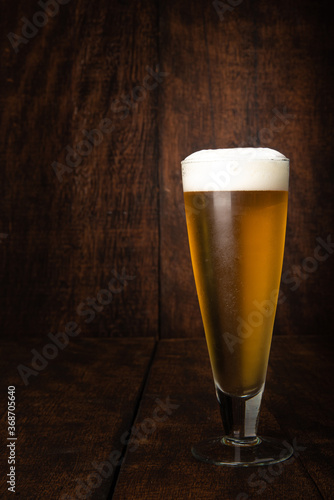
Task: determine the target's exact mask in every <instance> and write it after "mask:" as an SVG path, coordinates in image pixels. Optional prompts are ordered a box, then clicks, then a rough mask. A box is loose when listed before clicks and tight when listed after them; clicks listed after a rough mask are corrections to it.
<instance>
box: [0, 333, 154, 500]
mask: <svg viewBox="0 0 334 500" xmlns="http://www.w3.org/2000/svg"><path fill="white" fill-rule="evenodd" d="M32 346H34V347H35V348H36V349H37V350H40V349H39V348H40V346H39V345H38V343H36V344H35V343H33V341H32V340H30V342H27V341H26V342H25V343H23V342H20V345H15V343H14V342H10V343H9V342H8V343H6V344H5V345H3V346H2V348H1V355H2V359H3V362H2V370H1V382H0V384H1V388H2V396H1V401H2V413H3V415H4V413H5V411H4V410H5V408H6V406H7V402H6V396H7V386H8V385H15V386H16V429H17V442H16V443H17V446H16V491H17V494H18V496H19V497H20V498H25V499H27V500H32V499H34V498H41V499H42V498H59V499H60V498H63V499H65V498H99V499H106V498H107V497H108V493H109V490H110V488H111V484H112V482H113V477H114V474H115V470H117V467H116V466H115V465H114V466H112V465H110V466H109V469H108V468H107V466H105V467H104V469H103V470H104V472H105V474H106V476H105V477H104V478H103V481H102V478H101V476H100V484H97V483H98V481H97V480H96V477H97V478H98V475H97V476H96V474H97V472H96V471H97V470H100V469H99V466H100V465H101V464H102V463H105V462H107V461H109V457H110V455H111V453H113V452H118V453H119V456H118V458H116V455H113V457H114V458H115V459H116V461H117V460H121V456H122V453H123V451H124V443H122V441H121V436H122V435H123V433H124V432H127V431H128V430H129V429H130V428H131V423H132V419H133V417H134V415H135V413H136V406H137V404H138V401H139V397H140V393H141V390H142V384H143V382H144V380H145V376H146V371H147V370H148V367H149V363H150V360H151V356H152V352H153V348H154V342H153V341H152V340H150V339H147V340H144V339H142V340H132V339H79V340H77V339H75V340H72V341H71V342H70V344H69V345H68V346H67V347H66V349H64V350H63V352H60V354H59V355H58V357H57V358H56V359H54V360H50V361H49V365H48V366H47V367H46V368H45V369H44V370H43V371H41V372H40V373H39V374H38V375H37V376H35V377H34V376H33V377H31V378H29V382H30V383H29V385H28V386H25V385H24V384H23V382H22V380H21V379H20V377H19V376H18V371H17V364H18V363H19V362H20V363H23V364H26V365H27V366H29V363H30V360H31V356H30V353H29V350H30V348H31V347H32ZM2 420H3V422H2V423H3V424H4V425H2V426H1V430H0V432H1V441H2V443H4V442H7V441H6V438H7V426H6V425H5V421H6V417H5V416H4V418H3V419H2ZM110 460H112V458H110ZM115 463H116V462H115ZM94 464H95V465H94ZM96 464H97V465H96ZM8 469H9V465H8V464H7V453H2V458H1V482H0V488H1V489H0V495H1V498H9V496H8V494H11V493H9V492H8V491H7V486H8V485H7V484H6V481H4V480H3V479H4V478H5V477H6V474H7V472H8ZM94 474H95V476H94ZM96 484H97V486H96ZM83 495H86V497H84V496H83Z"/></svg>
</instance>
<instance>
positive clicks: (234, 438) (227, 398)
mask: <svg viewBox="0 0 334 500" xmlns="http://www.w3.org/2000/svg"><path fill="white" fill-rule="evenodd" d="M263 389H264V386H263V387H262V388H261V390H260V391H259V392H258V393H257V394H255V395H252V396H243V397H241V396H231V395H229V394H225V393H224V392H222V391H221V390H220V389H219V388H218V387H216V393H217V399H218V402H219V406H220V413H221V417H222V420H223V425H224V430H225V436H224V438H223V443H224V444H227V445H231V446H254V445H256V444H258V443H260V442H261V440H260V439H259V438H258V437H257V426H258V421H259V413H260V406H261V399H262V394H263Z"/></svg>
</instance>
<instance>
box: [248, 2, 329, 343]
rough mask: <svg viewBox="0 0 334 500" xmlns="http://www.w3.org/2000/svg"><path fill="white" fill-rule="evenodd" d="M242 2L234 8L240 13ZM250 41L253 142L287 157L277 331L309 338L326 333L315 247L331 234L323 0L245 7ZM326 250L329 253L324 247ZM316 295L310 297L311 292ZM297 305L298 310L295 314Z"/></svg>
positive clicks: (322, 270)
mask: <svg viewBox="0 0 334 500" xmlns="http://www.w3.org/2000/svg"><path fill="white" fill-rule="evenodd" d="M241 9H242V5H240V10H241ZM252 11H253V19H254V27H255V29H256V36H257V38H256V40H255V43H254V44H253V47H252V49H253V56H252V57H253V59H254V62H256V66H257V71H256V81H255V83H254V86H255V89H256V92H257V96H258V97H257V103H256V104H257V106H256V107H257V115H256V128H257V136H258V139H259V144H260V145H262V146H266V147H271V148H274V149H278V150H279V151H282V152H283V153H284V154H285V155H286V156H287V157H288V158H290V160H291V169H290V172H291V174H290V194H289V211H288V226H287V237H286V250H285V260H284V268H283V279H282V286H281V288H282V292H283V293H284V296H285V300H284V302H283V303H282V304H281V306H280V307H279V308H278V311H277V320H276V329H277V332H280V333H283V334H288V333H289V332H290V331H291V324H294V325H298V327H299V328H298V333H300V334H301V333H302V334H310V335H314V334H315V333H317V332H318V331H319V332H321V333H326V332H331V331H332V330H333V326H334V325H333V315H332V313H331V308H332V300H331V288H332V278H331V275H332V272H333V261H334V259H333V256H332V254H329V253H328V252H326V250H325V249H324V248H321V250H320V254H321V255H322V256H323V255H326V253H327V259H326V258H325V259H324V260H322V259H320V258H317V257H316V256H317V253H316V251H315V250H316V247H317V246H318V245H319V243H318V242H317V238H318V237H321V238H323V239H324V240H325V241H326V239H327V237H328V235H329V234H331V233H332V226H333V222H332V221H333V206H332V203H331V200H332V197H333V196H332V190H331V186H332V182H333V169H332V156H333V155H332V147H331V142H332V138H331V130H332V129H333V126H334V120H333V112H331V111H329V110H333V109H334V100H333V92H332V89H333V86H334V72H333V67H332V66H333V65H332V57H331V54H333V49H334V40H333V37H329V36H328V34H329V33H331V32H332V31H333V28H334V25H333V17H332V16H331V15H330V13H331V11H330V3H329V2H326V1H322V2H320V3H319V4H318V5H317V8H316V9H314V4H313V2H312V1H310V0H307V1H302V0H298V1H296V2H293V3H291V2H290V1H289V0H283V1H282V2H280V3H279V4H278V3H277V4H268V3H266V2H256V4H253V5H252ZM331 252H332V250H331ZM314 296H317V297H318V300H317V301H316V302H315V301H314V300H313V297H314ZM296 310H298V311H300V314H298V316H297V317H296Z"/></svg>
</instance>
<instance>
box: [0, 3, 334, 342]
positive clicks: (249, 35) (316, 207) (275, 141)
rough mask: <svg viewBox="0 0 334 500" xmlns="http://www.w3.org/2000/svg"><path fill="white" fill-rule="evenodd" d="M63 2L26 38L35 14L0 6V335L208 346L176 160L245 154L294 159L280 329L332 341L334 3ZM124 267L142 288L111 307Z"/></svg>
mask: <svg viewBox="0 0 334 500" xmlns="http://www.w3.org/2000/svg"><path fill="white" fill-rule="evenodd" d="M57 5H58V4H57ZM58 7H59V9H58V11H57V13H56V14H54V15H49V17H48V18H47V22H46V24H45V26H42V27H40V28H38V29H37V28H36V27H35V28H33V29H34V32H33V33H31V31H29V28H28V31H27V32H26V31H25V28H24V25H25V23H26V22H27V21H26V20H28V22H32V21H33V20H34V19H35V21H36V19H37V21H36V22H37V23H38V22H40V18H39V21H38V18H36V14H37V13H38V12H41V11H42V8H41V7H40V5H39V4H38V3H37V2H35V1H33V0H28V1H23V0H16V1H14V2H5V1H3V2H2V9H3V15H2V16H1V20H0V33H2V36H1V37H0V48H1V53H2V56H3V57H2V68H1V92H0V106H1V110H2V113H1V118H0V130H1V134H0V165H1V168H0V283H1V286H0V316H1V318H2V325H3V327H4V328H3V329H2V333H1V334H2V335H4V336H7V337H13V336H14V337H19V336H21V335H22V334H21V333H20V332H29V333H30V334H36V335H40V336H43V335H46V334H47V333H48V331H49V330H52V331H54V332H55V331H63V330H64V328H65V325H66V324H67V323H68V322H69V321H77V322H79V323H80V326H81V329H82V335H83V336H101V337H107V336H113V337H121V336H137V337H142V336H145V337H158V336H160V337H162V338H178V337H182V338H184V337H193V336H198V337H199V336H201V335H202V334H203V328H202V321H201V318H200V313H199V307H198V302H197V297H196V292H195V286H194V280H193V275H192V269H191V264H190V255H189V251H188V242H187V234H186V226H185V219H184V208H183V198H182V188H181V175H180V161H181V160H182V159H183V158H184V157H185V156H187V155H188V154H190V153H191V152H193V151H195V150H198V149H202V148H215V147H236V146H267V147H271V148H276V149H279V150H281V151H282V152H283V153H285V154H286V155H287V156H288V157H289V158H291V189H290V205H289V216H288V229H287V243H286V252H285V262H284V269H283V280H282V292H283V294H284V295H283V301H282V303H281V304H280V307H279V308H278V313H277V320H276V331H277V333H281V334H289V333H290V332H292V331H293V332H296V333H298V334H316V333H324V334H331V332H332V331H333V315H332V314H331V296H332V295H331V288H332V286H331V283H332V276H333V272H332V271H333V262H334V258H333V252H332V250H333V249H332V248H331V247H330V250H329V251H327V258H324V257H326V249H323V248H322V249H321V250H320V253H321V257H322V260H321V261H319V259H316V258H315V255H318V254H316V252H317V250H316V249H317V247H318V244H319V243H318V241H317V238H319V237H320V238H322V240H323V241H325V242H326V241H327V240H328V238H330V237H331V236H330V235H331V233H332V229H333V228H332V220H333V204H332V184H333V168H332V158H333V154H332V146H331V144H332V137H331V135H332V129H333V116H334V114H333V95H332V88H333V84H334V72H333V66H332V56H333V37H332V36H331V33H332V32H333V17H332V16H331V10H330V7H331V3H330V2H329V1H328V0H321V1H320V2H317V4H316V5H315V4H314V2H311V1H310V0H306V1H302V0H297V1H295V2H291V1H289V0H282V1H281V2H271V3H268V2H265V1H264V0H260V1H258V2H255V3H254V2H251V1H250V0H243V1H240V2H236V1H233V2H232V1H231V3H230V4H228V2H206V1H204V0H198V1H196V2H191V1H190V0H185V1H182V2H176V1H175V0H171V1H170V2H162V1H160V0H154V1H151V0H141V1H140V2H135V1H133V0H126V1H122V0H112V1H111V2H107V1H106V0H100V1H99V2H98V3H97V4H96V3H93V2H88V1H87V0H79V1H78V2H73V1H69V2H68V3H67V4H64V5H58ZM25 19H26V20H25ZM31 29H32V28H31V27H30V30H31ZM10 33H14V34H15V35H20V36H22V35H23V34H24V33H28V35H27V36H28V38H27V37H26V38H25V41H26V42H27V43H21V42H20V43H19V44H18V46H17V47H16V48H17V50H16V51H15V50H14V48H13V47H12V44H11V41H10V39H9V38H8V34H10ZM16 43H18V42H17V41H16ZM14 45H15V44H14ZM148 67H149V68H151V70H152V71H154V70H157V71H158V74H159V71H160V72H161V71H162V72H163V76H161V77H159V81H156V80H155V79H154V78H153V77H152V76H151V75H150V74H149V72H148V71H151V70H148V69H147V68H148ZM155 84H157V85H155ZM104 119H109V120H110V122H108V124H109V127H111V128H112V129H111V130H110V128H108V127H107V128H108V132H107V131H104V132H101V127H102V121H103V120H104ZM94 130H95V131H96V130H97V131H98V132H92V131H94ZM84 131H86V132H84ZM91 132H92V134H91ZM87 134H88V135H89V136H90V139H91V142H94V141H95V145H93V146H90V143H89V142H88V143H87V141H88V138H87ZM101 134H102V135H101ZM83 141H86V143H83ZM97 142H99V144H97ZM66 148H72V149H73V150H74V151H75V152H74V153H73V152H71V153H69V151H72V149H66ZM78 151H79V153H80V154H79V156H78ZM67 155H69V156H67ZM54 162H58V163H59V164H62V165H64V167H59V165H58V167H57V169H58V177H57V175H56V173H55V171H54V169H53V168H52V164H53V163H54ZM66 162H67V163H66ZM77 163H79V164H78V165H77V166H74V167H73V165H76V164H77ZM61 168H64V169H65V171H64V172H61V171H60V170H59V169H61ZM61 178H62V182H60V179H61ZM330 252H332V253H330ZM123 269H124V272H125V273H126V274H128V275H130V276H135V279H133V280H129V282H128V284H127V286H126V287H124V289H122V292H121V293H119V294H113V295H112V298H111V299H110V294H109V298H108V283H109V282H110V280H112V279H114V275H113V270H116V271H117V272H118V273H122V270H123ZM101 290H102V292H101ZM104 290H107V292H103V291H104ZM106 297H107V298H106ZM315 297H316V300H315ZM87 301H89V302H91V303H92V302H93V304H95V306H92V305H90V306H88V305H87ZM96 301H98V302H96ZM101 301H102V302H103V301H105V302H107V303H106V304H101ZM92 307H96V309H95V311H94V309H93V311H92ZM78 308H79V312H78ZM88 309H90V310H91V311H92V312H90V313H89V312H87V313H86V314H82V313H84V312H85V311H87V310H88ZM80 311H81V314H82V315H80ZM87 319H91V321H89V322H86V320H87ZM290 325H293V326H294V328H290Z"/></svg>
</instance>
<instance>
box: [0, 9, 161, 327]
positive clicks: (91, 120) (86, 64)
mask: <svg viewBox="0 0 334 500" xmlns="http://www.w3.org/2000/svg"><path fill="white" fill-rule="evenodd" d="M2 7H3V9H4V11H5V12H4V14H5V15H2V16H1V28H0V32H1V34H2V36H1V53H2V71H1V73H2V86H3V91H2V92H1V99H0V101H1V108H2V118H1V130H2V133H1V157H0V161H1V182H0V184H1V195H0V200H1V227H0V232H2V233H7V234H8V236H7V237H6V239H4V240H0V242H1V243H2V245H1V247H0V251H1V270H2V271H1V301H0V302H1V317H2V321H3V324H4V325H5V327H6V328H5V332H7V334H9V333H11V334H14V335H18V333H17V332H18V331H23V330H25V331H27V330H29V331H31V332H33V333H38V334H40V335H46V334H47V332H48V329H50V328H52V329H63V328H64V326H65V324H66V323H67V322H69V321H72V320H76V319H80V318H79V316H78V313H77V308H78V307H79V306H80V304H81V303H86V302H87V299H89V298H91V299H96V297H97V294H98V293H99V291H100V290H105V289H107V290H108V283H109V282H110V280H111V279H112V278H113V269H116V271H117V272H118V273H122V269H125V271H126V273H127V274H128V275H131V276H135V279H134V280H132V281H131V282H130V284H129V286H128V288H127V289H126V290H124V291H123V292H122V293H120V294H119V295H117V296H116V295H115V296H114V298H113V300H111V302H110V303H109V304H108V306H105V307H103V310H102V311H98V313H97V314H96V316H97V317H96V318H94V323H93V322H91V323H92V324H90V323H86V322H85V320H86V319H90V317H91V316H83V317H82V318H81V323H82V325H81V326H82V331H83V335H84V334H85V335H87V336H93V335H99V336H116V337H117V336H123V335H124V334H125V332H126V335H127V336H140V337H142V336H154V335H155V334H156V331H157V325H158V300H157V297H158V246H159V243H158V211H157V207H158V172H157V168H156V153H157V121H156V112H157V111H156V110H157V97H158V94H157V89H156V88H153V86H154V87H155V85H154V84H156V83H157V82H155V80H154V79H153V78H152V77H151V76H150V75H149V73H148V71H147V69H146V68H147V67H149V68H151V70H152V71H154V70H155V68H156V65H157V64H158V62H159V61H158V55H157V24H156V17H157V9H156V5H155V3H154V2H150V1H149V0H144V1H140V2H138V1H131V2H126V3H121V2H111V3H110V2H108V1H100V2H98V4H95V3H92V2H90V3H89V2H85V1H82V0H81V1H79V2H69V3H68V4H66V5H59V12H58V14H57V15H56V16H54V17H49V20H48V22H47V24H46V25H45V26H44V27H41V28H40V29H39V30H38V33H37V34H36V35H35V36H34V37H33V38H31V39H30V40H28V43H27V44H22V43H21V44H19V46H18V47H17V51H18V52H17V53H15V51H14V50H13V48H12V45H11V43H10V41H9V39H8V37H7V33H10V32H13V33H15V34H18V35H21V31H22V28H23V27H24V22H22V21H21V18H22V17H23V16H24V17H26V18H27V19H28V20H30V21H31V20H32V19H33V16H34V14H35V13H36V12H40V11H41V8H40V7H39V6H38V3H37V2H35V1H28V2H26V1H22V2H13V3H12V4H10V5H9V4H8V3H7V2H2ZM146 77H149V78H148V80H147V85H148V86H149V87H150V88H152V90H146V89H145V87H144V83H145V82H146V80H145V78H146ZM156 86H157V87H158V84H157V85H156ZM121 100H122V102H121ZM127 102H128V104H126V103H127ZM104 119H107V120H109V122H107V127H106V128H105V130H106V131H105V132H102V131H101V129H102V125H101V123H102V121H103V120H104ZM84 130H86V131H87V133H88V134H89V133H90V132H91V131H92V130H98V132H94V133H93V135H92V136H91V137H92V140H91V142H92V141H95V143H96V144H95V145H94V146H92V145H91V144H90V143H89V141H88V140H87V137H86V136H85V134H84V132H83V131H84ZM83 140H86V144H83V143H82V141H83ZM98 143H99V144H98ZM67 146H70V147H71V148H73V150H74V152H72V153H71V154H70V156H69V159H68V161H69V162H70V163H69V164H68V163H67V162H66V157H67V155H68V151H71V150H67V149H66V148H67ZM78 151H79V152H82V154H81V156H78V154H77V152H78ZM54 162H58V163H59V164H62V165H64V167H59V166H56V171H57V173H58V175H57V174H56V172H55V169H54V168H53V166H52V164H53V163H54ZM77 163H78V165H77V166H75V165H76V164H77ZM72 167H73V168H72ZM65 169H66V170H65ZM116 286H117V285H116ZM102 300H105V301H107V300H108V296H107V295H104V298H102ZM97 307H99V308H100V304H98V305H97ZM87 309H89V307H87V306H86V307H84V306H82V308H81V309H80V310H81V311H82V312H83V311H86V310H87ZM93 332H94V333H93Z"/></svg>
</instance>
